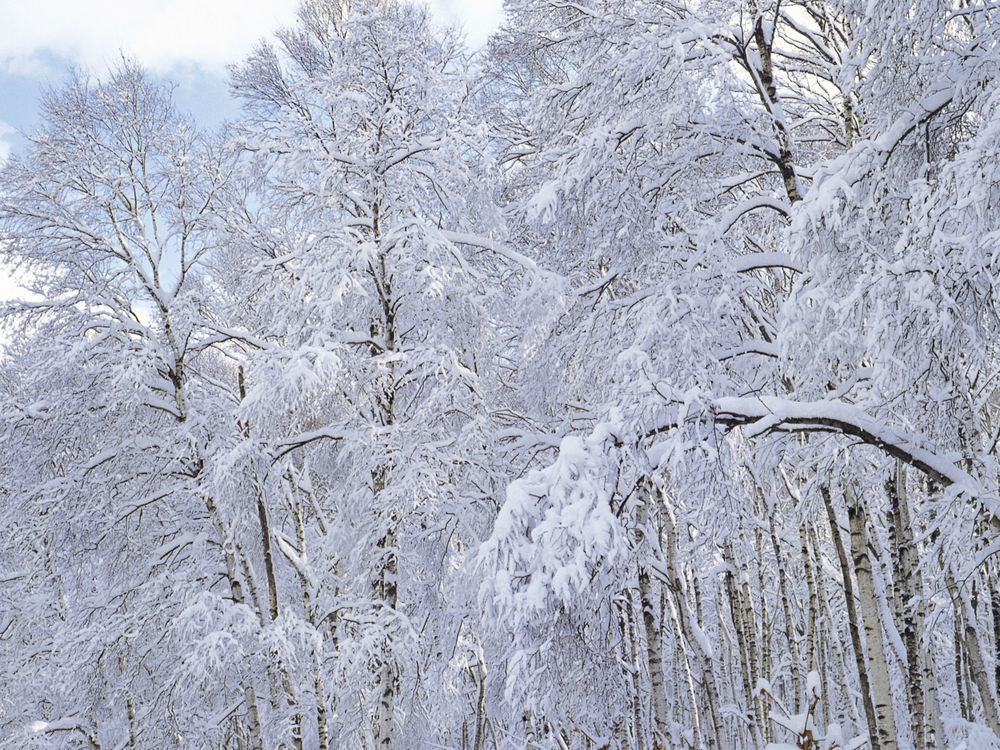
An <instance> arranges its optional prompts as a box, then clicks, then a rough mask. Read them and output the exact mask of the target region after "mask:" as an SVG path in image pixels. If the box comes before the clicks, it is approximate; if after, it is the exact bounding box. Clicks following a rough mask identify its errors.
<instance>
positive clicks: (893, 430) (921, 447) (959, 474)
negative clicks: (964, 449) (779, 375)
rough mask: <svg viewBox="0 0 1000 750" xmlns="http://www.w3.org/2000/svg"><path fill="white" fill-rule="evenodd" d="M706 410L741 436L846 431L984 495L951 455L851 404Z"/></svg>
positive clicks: (719, 404) (763, 403)
mask: <svg viewBox="0 0 1000 750" xmlns="http://www.w3.org/2000/svg"><path fill="white" fill-rule="evenodd" d="M711 411H712V414H713V417H714V420H715V423H716V424H720V425H724V426H729V427H744V428H746V429H745V430H744V433H745V434H746V435H747V436H754V435H762V434H764V433H767V432H771V431H776V430H777V431H789V432H810V431H823V432H839V433H841V434H844V435H850V436H852V437H856V438H858V439H859V440H861V441H862V442H864V443H866V444H868V445H871V446H874V447H876V448H879V449H880V450H882V451H884V452H885V453H887V454H889V455H890V456H893V457H894V458H898V459H900V460H902V461H904V462H905V463H907V464H909V465H910V466H912V467H914V468H915V469H919V470H920V471H922V472H923V473H924V474H926V475H927V476H929V477H931V478H932V479H934V480H935V481H937V482H939V483H940V484H942V485H945V486H950V485H955V486H956V488H958V489H960V490H962V491H964V492H968V493H969V494H972V495H975V496H977V497H983V496H984V495H986V494H987V493H986V490H985V489H984V488H983V486H982V485H981V484H980V483H979V482H978V481H977V480H976V479H975V478H974V477H973V476H972V475H971V474H969V473H968V472H966V471H964V470H963V469H961V468H959V467H958V466H957V465H956V462H955V459H954V458H950V457H948V456H945V455H942V454H941V453H939V452H937V451H935V450H933V449H932V448H929V447H927V441H926V440H924V439H923V438H921V437H920V436H919V435H914V434H911V433H909V432H907V431H905V430H902V429H900V428H898V427H894V426H892V425H888V424H885V423H884V422H881V421H879V420H878V419H876V418H875V417H872V416H871V415H869V414H867V413H866V412H864V411H863V410H861V409H859V408H857V407H856V406H854V405H852V404H846V403H843V402H840V401H804V402H797V401H791V400H788V399H784V398H780V397H778V396H741V397H730V398H720V399H717V400H716V401H715V402H714V403H713V404H712V407H711Z"/></svg>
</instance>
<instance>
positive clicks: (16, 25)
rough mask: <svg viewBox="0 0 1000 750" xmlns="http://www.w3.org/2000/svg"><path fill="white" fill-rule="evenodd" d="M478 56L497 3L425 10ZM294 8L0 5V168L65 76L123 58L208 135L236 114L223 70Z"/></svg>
mask: <svg viewBox="0 0 1000 750" xmlns="http://www.w3.org/2000/svg"><path fill="white" fill-rule="evenodd" d="M429 5H430V7H431V9H432V10H433V11H434V12H435V14H436V15H437V16H438V18H440V19H441V21H442V22H445V23H453V24H459V25H461V26H462V27H463V28H464V29H465V32H466V36H467V38H468V40H469V43H470V44H471V45H473V46H480V45H481V44H482V43H483V42H484V41H485V39H486V37H487V36H488V35H489V34H490V32H491V31H493V30H494V29H495V28H496V27H497V26H498V25H499V24H500V20H501V18H502V8H501V5H502V0H430V1H429ZM297 6H298V0H0V160H2V159H4V158H5V157H6V156H7V155H8V154H9V153H11V152H12V151H17V150H18V149H19V148H20V147H21V146H22V144H23V138H22V137H21V136H20V133H24V132H31V130H33V129H34V127H35V126H36V125H37V121H38V120H37V117H38V115H37V112H38V98H39V94H40V92H41V91H42V90H44V88H45V87H48V86H58V85H59V83H60V82H61V81H62V80H64V79H65V75H66V71H67V69H68V68H69V67H70V66H80V67H83V68H86V69H88V70H90V71H92V72H94V73H96V74H100V73H101V72H102V71H104V70H106V69H107V68H108V66H109V65H111V64H113V63H114V62H115V61H116V60H117V59H118V58H119V55H120V54H121V52H125V53H126V54H128V55H129V56H131V57H134V58H136V59H138V60H139V62H140V63H142V64H143V65H145V66H146V67H147V68H149V69H150V70H152V71H153V72H155V73H157V74H160V75H163V76H165V77H168V78H170V79H171V80H173V81H174V82H175V83H176V84H177V89H176V91H175V96H176V100H177V103H178V104H179V105H180V107H181V108H182V109H185V110H187V111H188V112H190V113H191V114H192V115H194V116H195V117H196V118H197V119H199V120H201V121H203V122H204V123H205V124H207V125H213V124H216V123H218V122H221V121H222V120H224V119H226V118H227V117H229V116H231V115H234V114H235V113H236V106H235V104H234V103H233V101H232V100H231V99H230V97H229V94H228V90H227V86H226V77H225V76H226V65H228V64H229V63H232V62H236V61H238V60H240V59H241V58H242V57H243V56H245V55H246V54H247V53H248V52H249V51H250V49H251V47H252V46H253V45H254V43H255V42H256V41H257V40H259V39H261V38H262V37H267V36H270V34H271V33H272V32H273V31H274V30H275V29H277V28H279V27H281V26H287V25H290V24H291V23H292V22H293V21H294V18H295V9H296V7H297Z"/></svg>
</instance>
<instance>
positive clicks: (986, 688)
mask: <svg viewBox="0 0 1000 750" xmlns="http://www.w3.org/2000/svg"><path fill="white" fill-rule="evenodd" d="M944 574H945V583H946V585H947V586H948V593H949V594H950V595H951V600H952V604H953V606H954V607H955V624H956V627H955V640H956V645H957V646H959V648H964V656H965V660H966V668H967V672H968V674H969V676H970V677H971V679H972V682H973V683H974V684H975V686H976V691H977V692H978V693H979V700H980V703H982V706H983V718H984V719H985V720H986V725H987V726H988V727H989V728H990V729H991V730H992V731H993V733H994V734H995V735H996V736H997V737H1000V714H998V712H997V704H996V696H995V695H994V694H993V690H992V689H991V687H990V683H989V677H988V675H987V672H986V660H985V659H984V658H983V651H982V646H981V645H980V643H979V633H978V631H977V630H976V619H975V617H976V613H975V612H974V611H973V609H972V606H971V604H970V603H969V598H968V595H967V594H966V593H965V592H964V591H963V590H962V589H961V588H959V586H958V584H957V583H956V582H955V578H954V576H953V575H952V573H951V570H950V569H948V568H947V567H946V568H945V571H944ZM966 692H967V693H968V692H969V691H966ZM966 703H967V706H968V708H969V711H970V713H971V709H972V696H971V695H968V694H967V695H966Z"/></svg>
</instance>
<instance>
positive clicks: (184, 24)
mask: <svg viewBox="0 0 1000 750" xmlns="http://www.w3.org/2000/svg"><path fill="white" fill-rule="evenodd" d="M4 5H5V6H6V7H5V8H4V12H3V23H2V24H0V58H2V59H3V63H4V66H5V67H6V68H7V69H8V70H12V69H22V70H23V69H27V70H29V71H30V70H31V66H32V64H44V63H43V62H42V61H43V60H44V59H45V57H47V56H48V57H52V56H57V57H60V58H62V59H67V58H68V59H70V60H72V61H73V62H76V63H80V64H83V65H86V66H88V67H92V68H94V69H95V70H101V69H103V68H105V67H106V66H107V65H108V64H110V63H113V62H114V61H115V60H116V59H117V57H118V53H119V50H123V51H124V52H126V53H127V54H129V55H133V56H135V57H136V58H138V59H139V60H140V61H141V62H142V63H143V64H145V65H147V66H149V67H151V68H153V69H154V70H157V71H160V72H166V71H167V70H169V69H170V68H172V67H174V66H175V65H178V64H196V65H202V66H204V67H206V68H208V69H216V70H220V71H221V70H222V68H223V67H224V66H225V65H226V64H227V63H230V62H234V61H236V60H238V59H240V58H241V57H242V56H243V55H245V54H246V53H247V52H248V51H249V50H250V48H251V47H252V46H253V44H254V42H255V41H256V40H257V39H259V38H261V37H264V36H268V35H270V34H271V32H272V31H273V30H274V29H275V28H277V27H279V26H282V25H287V24H289V23H290V22H291V21H292V20H293V19H294V17H295V8H296V7H297V5H298V3H297V0H130V1H129V2H122V0H86V1H83V0H33V1H31V0H29V1H28V2H17V3H14V2H11V3H4ZM12 72H13V70H12Z"/></svg>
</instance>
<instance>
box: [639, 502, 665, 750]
mask: <svg viewBox="0 0 1000 750" xmlns="http://www.w3.org/2000/svg"><path fill="white" fill-rule="evenodd" d="M657 499H658V498H657V495H656V493H655V492H652V491H647V492H645V493H644V497H643V498H642V502H641V503H640V504H639V508H638V511H637V512H638V518H637V519H636V520H637V523H638V526H639V529H640V530H641V533H642V535H643V536H642V551H643V554H642V563H641V565H640V566H639V596H640V600H641V604H642V622H643V626H644V628H645V631H646V660H647V662H648V666H649V688H650V692H651V696H650V697H651V699H652V701H651V702H652V713H653V716H652V719H653V721H652V725H653V733H654V737H653V748H654V750H664V748H665V747H666V743H667V738H668V737H669V724H668V720H667V712H668V708H667V695H666V678H665V676H664V674H663V635H662V630H663V623H662V621H661V619H660V612H661V611H662V609H663V607H662V601H661V600H662V596H663V593H662V589H661V586H660V585H659V584H658V583H657V582H655V581H653V580H652V577H651V576H650V575H649V570H648V561H649V557H648V556H649V555H650V554H651V552H652V550H651V549H650V547H651V546H652V548H653V550H655V549H659V548H660V547H661V540H660V523H659V522H658V518H657V516H658V514H659V507H658V506H657V505H655V503H656V502H657Z"/></svg>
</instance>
